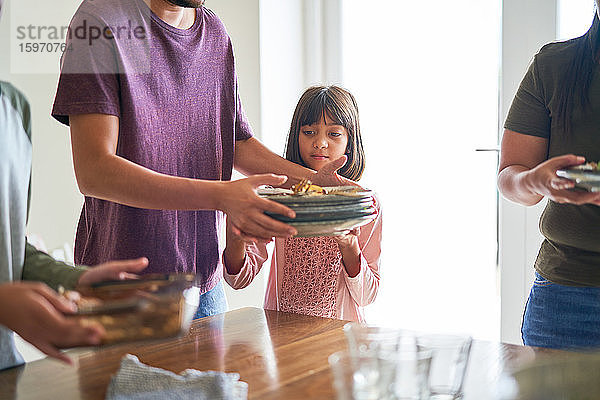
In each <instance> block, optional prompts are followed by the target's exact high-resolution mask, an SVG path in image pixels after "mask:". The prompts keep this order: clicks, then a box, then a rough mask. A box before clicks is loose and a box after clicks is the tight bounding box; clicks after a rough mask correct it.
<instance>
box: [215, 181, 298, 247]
mask: <svg viewBox="0 0 600 400" xmlns="http://www.w3.org/2000/svg"><path fill="white" fill-rule="evenodd" d="M286 180H287V177H285V176H277V175H273V174H265V175H255V176H252V177H249V178H246V179H240V180H238V181H231V182H223V190H222V191H221V196H220V199H221V201H220V204H219V205H218V209H219V210H221V211H223V212H225V213H226V214H227V219H228V220H230V221H231V225H232V230H233V232H235V233H236V234H238V235H240V236H242V237H243V238H244V240H250V241H256V242H258V241H270V240H271V238H272V237H283V238H288V237H290V236H293V235H295V234H296V233H297V232H296V230H295V229H294V228H293V227H291V226H289V225H287V224H284V223H283V222H280V221H277V220H275V219H273V218H271V217H269V216H268V215H265V211H268V212H271V213H274V214H281V215H285V216H288V217H290V218H295V217H296V214H295V213H294V211H292V210H291V209H289V208H288V207H286V206H284V205H282V204H279V203H276V202H274V201H271V200H267V199H263V198H261V197H260V196H258V195H257V194H256V189H257V188H258V187H259V186H262V185H271V186H279V185H281V184H283V183H284V182H285V181H286Z"/></svg>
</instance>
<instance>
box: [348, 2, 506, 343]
mask: <svg viewBox="0 0 600 400" xmlns="http://www.w3.org/2000/svg"><path fill="white" fill-rule="evenodd" d="M500 18H501V4H500V2H499V1H498V0H479V1H473V0H457V1H454V2H451V3H449V2H446V1H439V0H434V1H428V2H415V1H411V2H408V1H407V2H405V1H396V2H390V1H386V0H371V1H369V3H368V6H366V5H365V3H364V2H359V1H356V0H345V1H344V2H343V18H342V21H343V35H342V38H343V41H344V43H343V60H342V65H343V83H344V85H345V86H346V87H347V88H348V89H349V90H350V91H352V92H353V93H354V94H355V96H356V97H357V101H358V103H359V108H360V112H361V128H362V132H363V141H364V143H365V152H366V156H367V167H366V170H365V176H364V178H363V183H364V185H365V186H368V187H370V188H372V189H374V190H375V191H376V192H377V193H378V195H379V197H380V199H381V202H382V204H383V217H384V219H383V223H384V233H383V235H384V243H383V254H382V260H381V265H382V274H383V275H382V276H383V279H382V282H381V290H380V293H379V297H378V299H377V301H376V302H375V304H373V305H372V306H370V307H369V308H368V309H367V318H368V321H369V322H371V323H376V324H380V325H395V326H401V327H404V328H409V329H417V330H427V331H436V330H444V331H463V332H470V333H471V334H473V335H475V336H476V337H480V338H486V339H497V338H498V335H499V298H498V289H497V283H496V282H497V279H496V273H497V268H496V266H497V260H496V254H497V191H496V179H495V174H496V168H497V156H496V153H495V152H476V149H477V148H480V147H495V146H496V143H497V134H498V71H499V54H500Z"/></svg>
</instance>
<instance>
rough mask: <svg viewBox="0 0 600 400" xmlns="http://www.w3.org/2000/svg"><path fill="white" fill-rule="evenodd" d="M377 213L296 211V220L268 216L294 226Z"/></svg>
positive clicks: (363, 209) (281, 216)
mask: <svg viewBox="0 0 600 400" xmlns="http://www.w3.org/2000/svg"><path fill="white" fill-rule="evenodd" d="M316 208H321V207H316ZM376 213H377V210H376V209H375V207H367V208H361V209H358V210H347V211H341V210H335V211H326V212H322V211H314V210H313V211H309V212H303V213H299V212H298V211H296V218H288V217H285V216H283V215H279V214H271V213H266V214H267V215H269V216H270V217H273V218H275V219H276V220H279V221H282V222H285V223H287V224H290V225H294V222H322V221H339V220H343V219H350V218H358V217H365V216H369V215H372V214H376Z"/></svg>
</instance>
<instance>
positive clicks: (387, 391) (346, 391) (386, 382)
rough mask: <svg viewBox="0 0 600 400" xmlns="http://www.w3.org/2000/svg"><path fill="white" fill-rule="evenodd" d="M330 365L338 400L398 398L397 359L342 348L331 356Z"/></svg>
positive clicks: (390, 399)
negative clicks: (395, 384) (353, 352)
mask: <svg viewBox="0 0 600 400" xmlns="http://www.w3.org/2000/svg"><path fill="white" fill-rule="evenodd" d="M329 365H330V367H331V372H332V374H333V386H334V388H335V391H336V394H337V399H338V400H380V399H381V400H395V399H396V398H395V397H394V382H395V378H396V368H397V363H396V360H395V359H394V358H391V357H382V356H378V355H376V354H359V355H352V354H350V352H348V351H340V352H337V353H333V354H332V355H330V356H329Z"/></svg>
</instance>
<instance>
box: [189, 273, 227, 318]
mask: <svg viewBox="0 0 600 400" xmlns="http://www.w3.org/2000/svg"><path fill="white" fill-rule="evenodd" d="M226 311H227V299H226V298H225V290H223V281H220V282H219V283H218V284H217V286H215V287H214V288H213V289H212V290H210V291H208V292H206V293H203V294H201V295H200V302H199V303H198V309H197V310H196V314H195V315H194V319H198V318H204V317H210V316H211V315H215V314H221V313H224V312H226Z"/></svg>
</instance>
